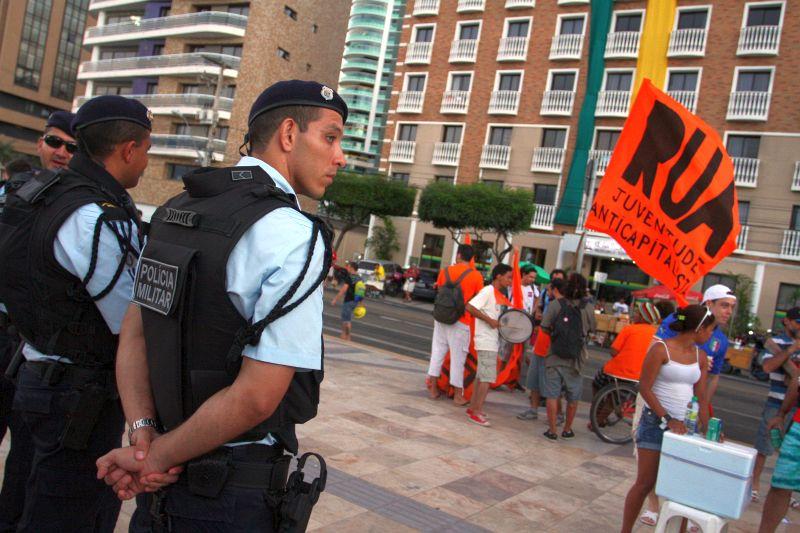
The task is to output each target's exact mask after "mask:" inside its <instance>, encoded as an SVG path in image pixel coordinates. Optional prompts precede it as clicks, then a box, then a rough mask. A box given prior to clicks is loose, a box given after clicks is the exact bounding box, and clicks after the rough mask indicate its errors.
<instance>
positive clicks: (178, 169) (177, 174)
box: [167, 163, 200, 180]
mask: <svg viewBox="0 0 800 533" xmlns="http://www.w3.org/2000/svg"><path fill="white" fill-rule="evenodd" d="M198 168H200V167H197V166H192V165H179V164H177V163H167V178H169V179H171V180H179V179H181V178H182V177H183V176H184V175H186V174H188V173H189V172H191V171H193V170H197V169H198Z"/></svg>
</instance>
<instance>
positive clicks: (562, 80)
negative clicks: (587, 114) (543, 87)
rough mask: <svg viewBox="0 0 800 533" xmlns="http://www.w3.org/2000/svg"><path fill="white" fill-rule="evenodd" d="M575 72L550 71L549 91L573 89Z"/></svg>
mask: <svg viewBox="0 0 800 533" xmlns="http://www.w3.org/2000/svg"><path fill="white" fill-rule="evenodd" d="M575 78H577V75H576V73H575V72H551V74H550V90H551V91H574V90H575Z"/></svg>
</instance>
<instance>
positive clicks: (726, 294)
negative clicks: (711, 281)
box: [703, 284, 736, 302]
mask: <svg viewBox="0 0 800 533" xmlns="http://www.w3.org/2000/svg"><path fill="white" fill-rule="evenodd" d="M720 298H733V299H734V300H735V299H736V295H735V294H734V293H733V291H732V290H731V289H730V287H728V286H726V285H721V284H720V285H712V286H711V287H709V288H707V289H706V292H704V293H703V301H704V302H713V301H714V300H719V299H720Z"/></svg>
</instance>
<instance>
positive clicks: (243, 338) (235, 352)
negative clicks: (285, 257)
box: [227, 212, 332, 374]
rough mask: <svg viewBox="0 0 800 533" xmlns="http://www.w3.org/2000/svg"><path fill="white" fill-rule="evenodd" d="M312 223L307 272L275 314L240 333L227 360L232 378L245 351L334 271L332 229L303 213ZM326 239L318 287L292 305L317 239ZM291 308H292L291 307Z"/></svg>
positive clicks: (274, 308) (241, 330)
mask: <svg viewBox="0 0 800 533" xmlns="http://www.w3.org/2000/svg"><path fill="white" fill-rule="evenodd" d="M302 213H303V215H305V216H306V217H307V218H308V219H309V220H310V221H311V223H312V229H311V240H310V242H309V246H308V252H307V253H306V260H305V263H304V264H303V269H302V270H301V271H300V274H298V276H297V278H296V279H295V280H294V282H293V283H292V285H291V286H290V287H289V289H288V290H287V291H286V293H285V294H284V295H283V296H281V298H280V300H278V302H277V303H276V304H275V306H274V307H273V308H272V310H271V311H270V312H269V313H267V315H266V316H265V317H264V318H262V319H261V320H259V321H257V322H254V323H253V324H251V325H249V326H247V327H244V328H242V329H240V330H239V331H238V332H237V333H236V337H235V339H234V343H233V346H232V347H231V350H230V352H228V358H227V368H228V372H229V373H231V374H235V373H236V372H237V371H238V366H239V364H240V362H241V357H242V350H243V349H244V347H245V346H246V345H248V344H249V345H250V346H255V345H257V344H258V342H259V340H260V339H261V334H262V333H263V332H264V329H265V328H266V327H267V326H268V325H269V324H270V323H272V322H274V321H275V320H277V319H279V318H281V317H282V316H284V315H286V314H288V313H290V312H291V311H292V310H293V309H294V308H295V307H297V306H298V305H300V304H301V303H303V302H304V301H305V300H306V298H308V297H309V296H311V294H313V293H314V291H315V290H317V287H319V285H320V283H322V282H323V280H324V279H325V276H326V275H327V273H328V270H330V267H331V259H332V258H331V232H330V230H329V229H328V227H327V225H326V224H325V223H324V222H323V221H322V220H321V219H319V218H318V217H316V216H314V215H310V214H308V213H305V212H302ZM318 235H321V236H322V242H323V245H324V247H325V249H324V251H323V264H322V269H320V273H319V275H318V276H317V278H316V279H315V280H314V283H313V284H312V285H311V287H309V288H308V290H307V291H306V292H305V293H304V294H303V295H302V296H300V298H298V299H297V300H295V301H294V302H292V303H291V304H289V303H288V302H289V300H291V299H292V297H293V296H294V295H295V293H296V292H297V289H299V288H300V284H301V283H302V282H303V280H304V279H305V277H306V273H307V272H308V268H309V266H310V265H311V259H312V257H313V256H314V249H315V248H316V244H317V236H318ZM287 304H288V305H287Z"/></svg>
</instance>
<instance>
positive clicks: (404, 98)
mask: <svg viewBox="0 0 800 533" xmlns="http://www.w3.org/2000/svg"><path fill="white" fill-rule="evenodd" d="M424 100H425V93H424V92H423V91H402V92H400V98H398V99H397V112H398V113H422V102H423V101H424Z"/></svg>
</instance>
